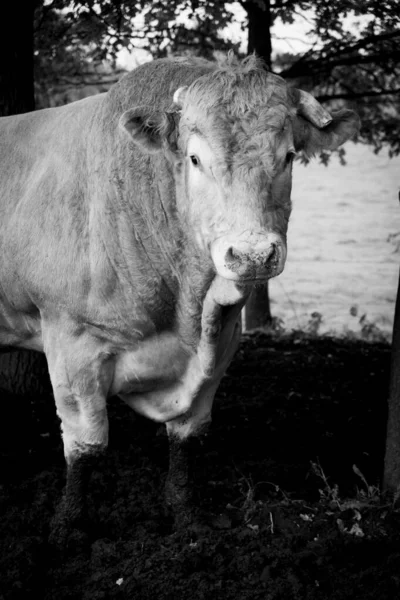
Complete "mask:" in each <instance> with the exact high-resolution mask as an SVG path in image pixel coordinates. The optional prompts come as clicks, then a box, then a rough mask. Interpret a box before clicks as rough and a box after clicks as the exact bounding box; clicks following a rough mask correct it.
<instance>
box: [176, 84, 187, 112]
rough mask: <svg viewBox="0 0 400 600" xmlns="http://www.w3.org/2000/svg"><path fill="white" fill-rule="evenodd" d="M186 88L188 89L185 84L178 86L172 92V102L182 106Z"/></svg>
mask: <svg viewBox="0 0 400 600" xmlns="http://www.w3.org/2000/svg"><path fill="white" fill-rule="evenodd" d="M187 89H188V88H187V85H184V86H182V87H180V88H178V89H177V90H176V91H175V94H174V98H173V101H174V104H177V105H178V106H180V107H181V108H182V106H183V103H184V101H185V96H186V92H187Z"/></svg>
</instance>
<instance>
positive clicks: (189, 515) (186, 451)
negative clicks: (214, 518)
mask: <svg viewBox="0 0 400 600" xmlns="http://www.w3.org/2000/svg"><path fill="white" fill-rule="evenodd" d="M218 384H219V380H218V382H216V383H214V384H213V385H212V386H209V387H208V388H207V389H206V390H204V391H203V393H202V394H200V395H199V396H198V398H196V401H195V402H194V403H193V405H192V408H191V409H190V410H189V411H188V413H187V414H186V415H184V416H183V417H180V418H179V419H174V420H173V421H170V422H168V423H167V424H166V427H167V433H168V440H169V468H168V475H167V480H166V484H165V500H166V503H167V505H168V506H169V507H170V509H171V510H172V513H173V516H174V521H175V525H176V528H177V529H178V530H179V529H185V528H186V527H187V526H189V525H190V524H194V523H196V524H197V522H198V517H199V511H198V508H197V506H196V504H195V502H194V494H193V489H194V464H193V454H194V452H195V446H196V442H197V441H198V438H199V436H201V435H204V434H205V433H206V432H207V430H208V428H209V425H210V422H211V409H212V404H213V400H214V395H215V392H216V389H217V387H218Z"/></svg>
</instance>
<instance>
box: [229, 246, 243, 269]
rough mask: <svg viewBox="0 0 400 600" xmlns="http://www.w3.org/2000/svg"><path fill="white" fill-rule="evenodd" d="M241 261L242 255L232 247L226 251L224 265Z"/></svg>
mask: <svg viewBox="0 0 400 600" xmlns="http://www.w3.org/2000/svg"><path fill="white" fill-rule="evenodd" d="M241 260H242V255H241V253H240V252H239V251H238V250H236V249H235V248H233V246H231V247H230V248H228V250H227V251H226V254H225V264H227V265H231V264H233V263H236V264H238V263H240V262H241Z"/></svg>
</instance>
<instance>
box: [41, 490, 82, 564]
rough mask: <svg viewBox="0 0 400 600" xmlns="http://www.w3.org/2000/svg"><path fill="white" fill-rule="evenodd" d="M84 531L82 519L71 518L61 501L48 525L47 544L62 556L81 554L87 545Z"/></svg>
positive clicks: (63, 502)
mask: <svg viewBox="0 0 400 600" xmlns="http://www.w3.org/2000/svg"><path fill="white" fill-rule="evenodd" d="M86 529H87V528H86V527H85V522H84V520H83V519H82V517H80V518H77V517H76V515H74V517H71V515H70V514H69V511H68V510H66V503H65V501H64V500H63V501H61V503H60V506H59V507H58V510H57V512H56V514H55V515H54V517H53V519H52V521H51V524H50V535H49V540H48V541H49V544H50V546H52V547H53V548H54V550H56V551H58V552H59V553H61V554H62V555H65V554H69V553H70V552H72V553H75V554H76V553H77V552H81V551H83V550H84V549H85V548H87V547H88V543H89V541H88V540H89V536H88V534H87V531H86Z"/></svg>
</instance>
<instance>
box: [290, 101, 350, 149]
mask: <svg viewBox="0 0 400 600" xmlns="http://www.w3.org/2000/svg"><path fill="white" fill-rule="evenodd" d="M359 129H360V118H359V116H358V115H357V114H356V113H355V112H354V111H353V110H347V109H342V110H339V111H337V112H333V113H332V121H331V122H330V123H329V125H327V126H326V127H322V128H318V127H315V125H312V124H311V123H309V122H308V121H306V120H305V119H303V118H302V117H300V116H298V117H296V118H295V119H294V123H293V133H294V145H295V148H296V150H304V152H305V153H306V154H307V155H308V156H312V155H314V154H316V153H318V152H321V151H322V150H335V149H336V148H338V147H339V146H340V145H341V144H344V142H346V141H347V140H349V139H351V138H353V137H354V136H355V135H356V134H357V132H358V131H359Z"/></svg>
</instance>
